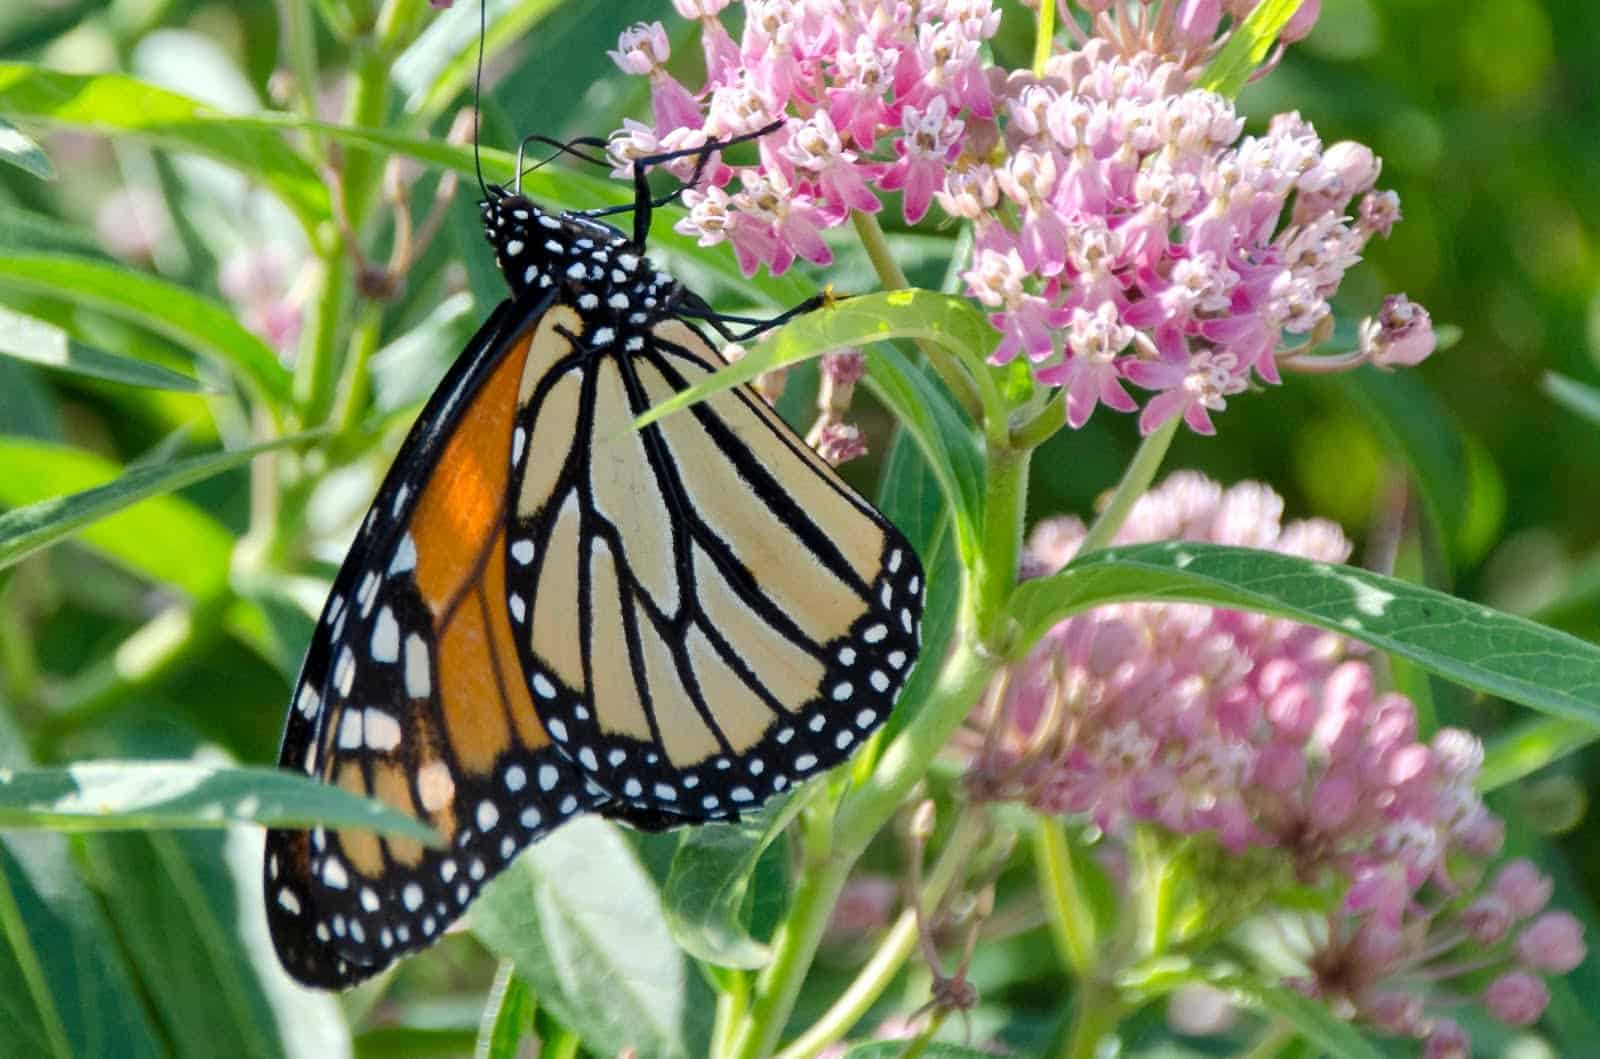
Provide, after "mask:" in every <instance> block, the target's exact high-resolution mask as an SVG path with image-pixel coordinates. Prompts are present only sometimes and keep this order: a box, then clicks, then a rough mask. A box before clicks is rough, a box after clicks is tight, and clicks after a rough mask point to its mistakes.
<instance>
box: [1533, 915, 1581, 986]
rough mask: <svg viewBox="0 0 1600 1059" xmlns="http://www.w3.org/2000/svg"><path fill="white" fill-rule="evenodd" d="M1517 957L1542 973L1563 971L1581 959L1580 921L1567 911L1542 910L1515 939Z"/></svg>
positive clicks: (1574, 965)
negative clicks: (1541, 913)
mask: <svg viewBox="0 0 1600 1059" xmlns="http://www.w3.org/2000/svg"><path fill="white" fill-rule="evenodd" d="M1516 950H1517V959H1519V960H1521V961H1522V965H1523V966H1524V967H1527V968H1529V969H1530V970H1534V971H1543V972H1544V973H1546V974H1566V973H1567V972H1568V971H1570V970H1572V969H1573V968H1574V967H1577V966H1578V964H1580V963H1582V962H1583V958H1584V956H1585V955H1586V954H1587V950H1586V949H1585V948H1584V944H1583V924H1582V923H1581V922H1579V921H1578V917H1577V916H1575V915H1573V914H1572V913H1571V912H1565V911H1558V912H1546V913H1545V914H1544V915H1542V916H1540V917H1539V918H1538V919H1536V920H1534V921H1533V924H1532V925H1531V926H1529V927H1528V928H1527V929H1526V930H1524V931H1523V932H1522V934H1521V935H1519V936H1518V938H1517V944H1516Z"/></svg>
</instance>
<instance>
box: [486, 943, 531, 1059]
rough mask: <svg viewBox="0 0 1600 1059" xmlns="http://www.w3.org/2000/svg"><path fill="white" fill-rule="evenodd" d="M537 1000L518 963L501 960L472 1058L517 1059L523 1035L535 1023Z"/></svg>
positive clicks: (491, 987)
mask: <svg viewBox="0 0 1600 1059" xmlns="http://www.w3.org/2000/svg"><path fill="white" fill-rule="evenodd" d="M535 1003H536V1001H535V998H534V995H533V991H532V990H531V989H529V988H528V984H527V983H526V982H524V981H523V980H522V979H521V978H518V977H517V967H516V964H514V963H512V962H511V961H510V960H502V961H500V968H499V970H497V971H496V972H495V976H494V984H493V985H491V986H490V987H489V999H488V1001H487V1002H486V1003H485V1004H484V1006H483V1019H482V1021H481V1022H480V1023H479V1025H478V1043H477V1046H476V1047H475V1048H474V1049H473V1053H472V1054H473V1059H516V1057H517V1051H518V1049H519V1047H520V1046H521V1044H522V1038H523V1037H524V1036H526V1035H527V1033H528V1030H529V1029H531V1028H532V1026H533V1012H534V1007H535Z"/></svg>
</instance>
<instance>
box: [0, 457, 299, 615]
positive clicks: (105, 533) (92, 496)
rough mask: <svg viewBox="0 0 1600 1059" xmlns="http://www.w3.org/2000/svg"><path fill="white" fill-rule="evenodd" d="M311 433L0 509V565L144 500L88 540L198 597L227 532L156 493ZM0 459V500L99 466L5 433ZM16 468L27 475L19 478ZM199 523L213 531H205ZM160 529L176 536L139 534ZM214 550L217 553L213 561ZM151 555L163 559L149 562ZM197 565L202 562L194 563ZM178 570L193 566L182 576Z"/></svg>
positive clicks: (78, 477)
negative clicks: (13, 474) (2, 473)
mask: <svg viewBox="0 0 1600 1059" xmlns="http://www.w3.org/2000/svg"><path fill="white" fill-rule="evenodd" d="M311 436H312V435H309V434H300V435H296V436H294V437H289V438H279V439H278V440H276V441H268V442H263V443H262V444H260V445H252V446H250V447H249V448H244V449H235V450H233V451H232V452H217V453H211V454H210V455H206V456H194V457H191V458H189V459H186V460H175V461H173V462H172V463H168V464H163V465H158V466H145V467H136V468H134V469H132V470H129V471H127V472H126V473H124V474H123V475H122V476H121V477H119V478H117V479H116V480H114V481H111V482H107V483H106V484H105V485H98V486H94V487H93V488H88V489H84V490H82V491H81V492H76V493H72V494H69V495H67V496H55V497H51V498H50V499H48V500H40V501H37V502H34V503H29V504H28V505H27V506H25V507H18V508H15V509H14V510H11V511H7V512H5V513H3V514H0V570H4V569H5V568H6V567H8V566H11V565H13V564H15V563H17V562H19V561H21V560H22V559H23V558H25V557H27V556H28V555H31V554H33V553H34V552H36V551H38V550H39V549H41V548H47V547H49V546H50V545H52V544H54V543H56V542H57V541H60V540H62V539H64V538H66V537H69V536H71V535H72V534H74V533H76V532H77V531H78V530H80V529H82V528H83V527H85V526H88V525H90V524H91V523H94V522H97V521H99V520H101V519H104V518H106V516H108V515H113V514H116V513H117V512H122V511H124V509H125V508H128V507H130V506H131V505H133V504H136V503H138V502H139V501H142V500H151V505H150V506H149V507H148V508H145V509H143V510H141V511H138V512H131V511H130V512H125V513H124V515H123V516H122V519H121V520H120V522H121V524H120V525H117V526H114V527H111V528H110V529H105V528H104V527H101V531H100V532H99V533H93V531H91V534H92V535H91V536H90V543H91V544H93V545H94V546H95V547H97V548H101V549H103V550H106V551H107V552H109V553H110V554H112V555H115V556H117V557H118V558H120V559H123V560H124V561H127V562H128V563H129V564H130V565H132V566H133V567H134V568H135V569H145V570H147V571H149V572H151V573H159V574H160V575H162V576H163V578H164V579H168V580H171V581H172V582H173V583H175V584H179V585H183V586H184V587H185V588H187V589H190V590H192V591H194V592H195V593H196V595H197V596H202V597H203V596H204V595H205V594H206V593H207V592H209V591H211V590H213V589H214V588H215V587H217V585H218V577H219V574H218V570H219V569H220V570H221V573H220V577H221V579H223V580H225V579H226V576H227V572H226V553H227V552H228V551H230V550H231V548H232V537H231V535H228V534H227V531H226V530H222V529H221V527H220V526H216V523H214V522H211V521H210V520H209V518H208V517H207V516H205V515H204V514H203V513H199V514H196V512H197V509H195V508H193V506H192V505H187V504H186V503H184V502H182V501H181V500H179V499H178V498H176V497H161V496H159V494H162V493H170V492H172V491H174V490H176V489H182V488H183V487H184V486H186V485H190V484H192V483H194V482H198V481H201V480H202V479H205V478H210V477H211V476H212V475H215V474H220V473H221V472H223V471H226V470H228V469H230V468H233V467H239V466H242V465H244V464H246V463H248V462H249V461H250V460H252V459H253V458H255V457H256V456H259V455H260V454H261V453H263V452H270V451H272V450H274V449H281V448H286V447H289V446H291V445H299V444H303V443H304V442H305V441H306V440H307V439H308V438H309V437H311ZM0 462H3V463H4V464H5V466H6V468H7V470H8V472H9V471H11V470H13V469H16V470H17V472H18V478H17V479H13V480H12V481H9V482H6V481H0V502H5V503H16V502H17V501H18V498H19V496H21V495H26V493H27V492H32V491H36V490H38V489H39V488H40V487H41V486H46V483H48V482H50V481H52V480H53V481H54V482H56V483H57V484H56V485H55V486H54V487H55V488H59V487H60V485H61V484H67V485H69V486H70V485H73V484H77V483H79V482H82V481H83V480H84V479H85V478H88V477H98V476H99V475H98V474H97V473H96V472H97V471H99V470H104V469H105V468H106V465H105V464H103V463H100V462H99V461H97V460H95V458H94V457H92V456H88V455H86V454H81V453H75V452H73V451H72V450H69V449H60V448H56V447H54V446H48V445H44V444H42V443H40V442H34V441H27V440H18V439H5V438H0ZM24 469H26V471H27V473H28V475H31V477H25V476H24V475H23V473H22V472H23V470H24ZM51 474H53V475H54V476H55V477H54V478H53V479H52V478H50V477H49V475H51ZM18 486H21V488H20V489H19V488H18ZM207 523H210V526H215V527H216V529H215V530H213V529H211V528H209V527H208V525H207ZM162 531H165V532H170V533H174V534H177V536H175V537H171V538H162V537H147V536H144V535H143V534H144V533H147V532H162ZM219 532H220V533H221V534H222V535H224V536H226V538H227V539H226V542H225V543H224V542H223V541H222V540H221V539H219V537H218V533H219ZM219 552H220V553H222V554H223V556H224V558H223V560H222V561H221V562H220V563H219V561H218V559H217V556H218V554H219ZM147 553H148V554H147ZM158 557H166V558H168V559H170V560H171V561H170V562H161V563H155V562H154V560H156V559H157V558H158ZM198 563H204V564H205V565H204V566H197V565H196V564H198ZM185 567H191V568H193V569H191V570H190V572H188V573H185Z"/></svg>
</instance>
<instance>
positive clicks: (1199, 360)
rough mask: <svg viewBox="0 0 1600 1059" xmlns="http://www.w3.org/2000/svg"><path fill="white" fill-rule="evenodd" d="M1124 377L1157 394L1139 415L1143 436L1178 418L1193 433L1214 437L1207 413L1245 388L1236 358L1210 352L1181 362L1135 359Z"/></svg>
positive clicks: (1195, 355) (1198, 354)
mask: <svg viewBox="0 0 1600 1059" xmlns="http://www.w3.org/2000/svg"><path fill="white" fill-rule="evenodd" d="M1124 374H1125V375H1126V376H1127V378H1128V379H1129V380H1130V381H1132V382H1134V383H1137V384H1138V385H1140V386H1143V387H1144V388H1145V389H1147V390H1159V391H1161V392H1160V393H1159V394H1157V395H1156V396H1155V397H1154V398H1152V399H1151V401H1150V403H1149V404H1147V405H1145V407H1144V412H1143V413H1142V414H1141V415H1140V416H1139V430H1140V431H1141V432H1142V433H1145V434H1149V433H1151V432H1152V431H1154V430H1156V429H1157V428H1158V427H1160V426H1161V425H1162V424H1163V423H1165V422H1166V421H1167V420H1169V419H1171V418H1173V417H1174V416H1182V417H1183V421H1184V422H1185V423H1187V424H1188V426H1189V429H1190V430H1193V431H1194V432H1195V433H1196V434H1206V435H1211V434H1215V433H1216V432H1217V428H1216V424H1214V423H1212V421H1211V413H1212V412H1220V411H1222V410H1223V409H1224V408H1226V407H1228V402H1227V398H1229V397H1231V396H1233V395H1234V394H1236V393H1243V392H1244V390H1245V387H1246V386H1247V385H1248V383H1247V381H1246V379H1245V376H1244V372H1242V371H1240V370H1239V358H1238V357H1236V356H1234V355H1233V354H1232V353H1217V352H1213V351H1210V350H1201V351H1199V352H1197V353H1192V354H1190V355H1189V357H1188V359H1187V360H1186V361H1184V362H1181V363H1174V362H1172V361H1170V360H1165V359H1163V360H1137V361H1134V362H1133V363H1131V364H1129V365H1128V366H1127V368H1125V369H1124Z"/></svg>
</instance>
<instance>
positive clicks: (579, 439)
mask: <svg viewBox="0 0 1600 1059" xmlns="http://www.w3.org/2000/svg"><path fill="white" fill-rule="evenodd" d="M483 213H484V225H485V231H486V233H487V235H488V237H489V240H490V242H491V244H492V245H493V247H494V250H495V254H496V258H497V260H498V262H499V264H500V267H501V270H502V272H503V273H504V274H505V277H506V280H507V283H508V285H509V286H510V287H511V291H512V296H511V298H510V299H509V300H508V301H506V302H504V303H502V304H501V305H500V306H499V307H498V308H497V309H496V310H495V311H494V313H493V314H492V315H491V316H490V318H489V320H488V322H486V323H485V325H484V326H483V327H482V328H481V329H480V331H479V333H478V334H477V335H476V336H475V337H474V338H473V340H472V341H471V342H470V343H469V344H468V346H467V348H466V350H465V351H464V352H463V354H462V356H461V357H460V358H459V359H458V361H457V362H456V364H455V365H454V366H453V367H452V368H451V370H450V371H449V373H448V374H447V375H446V377H445V379H444V381H443V382H442V383H441V384H440V386H439V387H438V389H437V390H436V391H435V393H434V395H433V397H432V398H431V399H430V401H429V402H428V405H427V407H426V408H425V409H424V410H423V412H422V414H421V416H420V417H419V419H418V421H417V425H416V426H415V427H414V428H413V430H412V432H411V435H410V436H409V437H408V438H407V439H406V442H405V444H404V445H403V446H402V448H401V451H400V453H399V455H398V456H397V458H396V461H395V464H394V467H393V468H392V469H391V471H390V473H389V475H388V477H387V478H386V480H385V482H384V484H383V486H382V487H381V488H380V490H379V493H378V496H377V498H376V500H375V501H374V504H373V508H372V511H371V512H370V513H369V515H368V517H367V520H366V521H365V522H364V523H363V526H362V529H361V530H360V532H359V534H358V537H357V539H356V542H355V544H354V545H353V547H352V549H351V552H350V555H349V557H348V558H347V559H346V561H345V564H344V566H343V568H342V569H341V571H340V573H339V575H338V577H337V578H336V580H335V583H334V587H333V591H332V593H331V595H330V598H329V601H328V604H327V606H326V608H325V609H324V612H323V614H322V617H321V620H320V621H319V623H318V626H317V629H316V633H315V635H314V637H313V641H312V644H311V647H310V650H309V651H308V654H307V658H306V662H305V665H304V667H303V668H302V672H301V675H300V678H299V682H298V684H297V687H296V690H295V693H294V698H293V700H292V703H291V709H290V714H289V722H288V725H287V727H286V730H285V736H284V743H283V749H282V752H281V755H280V765H281V766H282V767H285V768H296V769H303V770H304V771H306V772H307V773H309V774H311V775H313V776H317V777H320V778H322V779H323V780H325V781H326V782H330V783H336V784H339V785H341V786H343V787H345V788H347V789H349V790H352V791H354V792H356V793H360V794H365V795H370V796H373V797H377V798H379V799H381V800H383V801H385V802H388V803H389V804H391V805H393V806H395V807H396V808H398V809H401V810H402V811H404V812H407V813H410V814H413V815H416V816H417V817H419V818H420V819H422V820H424V821H426V822H428V823H429V824H431V825H432V826H433V827H434V828H435V829H436V830H437V831H438V832H439V834H440V835H441V837H442V838H443V839H444V840H446V841H447V842H448V845H447V846H446V847H445V848H442V849H429V848H426V847H424V846H422V845H421V844H419V843H415V842H408V841H406V840H398V839H387V838H380V837H378V836H375V835H372V834H370V833H366V832H352V831H343V832H325V831H324V830H323V829H320V828H318V829H313V830H310V831H296V830H273V831H270V832H269V833H268V840H267V862H266V902H267V911H268V920H269V925H270V926H271V932H272V936H273V939H274V942H275V944H276V946H277V948H278V952H279V955H280V958H281V959H282V961H283V963H284V965H285V966H286V967H287V968H288V969H289V970H290V972H291V973H292V974H294V975H295V977H297V978H299V979H301V980H302V981H304V982H307V983H308V984H313V985H318V986H323V987H342V986H346V985H349V984H352V983H354V982H356V981H359V980H361V979H362V978H365V977H367V976H369V975H371V974H373V973H375V972H376V971H377V970H379V969H381V968H382V967H384V966H386V965H387V964H388V963H389V962H391V961H392V960H393V959H394V958H396V957H397V956H398V955H401V954H403V953H404V952H407V951H410V950H413V949H416V948H420V947H422V946H425V945H427V944H429V943H431V942H432V941H433V940H435V939H436V938H437V937H438V935H439V933H440V932H441V931H442V930H443V929H444V927H445V926H446V925H447V924H448V923H449V922H451V921H452V920H453V919H454V918H456V917H457V916H458V915H459V914H460V913H461V911H462V910H463V909H464V908H465V907H466V906H467V905H468V904H469V903H470V902H471V900H472V899H473V898H474V897H475V896H476V895H477V893H478V892H479V890H480V888H481V887H482V885H483V884H484V883H486V882H487V881H488V879H490V878H492V877H493V875H494V874H495V873H496V872H498V871H499V870H501V869H503V868H504V867H505V865H506V864H507V863H509V862H510V860H511V859H513V858H514V857H515V856H516V854H517V853H518V852H519V851H520V850H521V849H523V848H524V847H525V846H527V845H528V844H529V843H531V842H533V841H535V840H536V839H538V838H539V837H541V836H542V835H543V834H545V833H546V832H548V831H549V830H550V829H551V828H553V827H556V826H558V825H559V824H560V823H562V822H564V821H565V820H567V819H570V818H571V817H572V816H573V815H574V814H576V813H579V812H598V813H601V814H603V815H606V816H609V817H612V818H614V819H618V820H621V821H624V822H627V823H630V824H632V825H634V826H638V827H642V828H646V829H652V830H655V829H661V828H665V827H670V826H675V825H677V824H692V823H698V822H703V821H708V820H726V819H734V818H737V815H738V814H739V813H740V812H741V811H748V810H751V809H754V808H756V807H757V806H759V805H760V804H761V803H762V802H764V801H765V800H766V799H768V798H769V797H771V796H772V795H774V794H777V793H781V792H783V791H785V790H788V789H790V788H792V787H793V786H795V785H797V784H799V783H801V782H803V781H805V780H806V779H808V778H810V777H811V776H814V775H817V774H819V773H820V772H822V771H824V770H826V769H827V768H828V767H830V766H831V765H834V764H837V763H838V762H839V761H841V760H843V759H844V758H845V757H846V756H848V755H849V754H850V753H851V752H852V751H853V750H854V749H855V748H856V747H857V746H859V745H860V743H861V742H862V741H864V740H865V739H866V738H867V737H868V736H870V735H871V733H872V732H873V731H874V730H875V729H876V728H877V727H878V726H879V725H881V724H882V723H883V721H884V720H885V719H886V718H887V717H888V714H889V711H890V709H891V707H892V705H893V702H894V696H895V695H896V693H897V692H898V691H899V688H900V687H901V685H902V684H903V682H904V679H905V676H906V674H907V672H908V671H909V669H910V666H911V663H912V661H913V660H914V658H915V656H916V650H917V646H918V642H919V641H918V637H919V632H920V619H921V610H922V590H923V585H922V573H921V568H920V566H919V564H918V562H917V557H916V555H915V553H914V552H913V551H912V550H911V548H910V546H909V545H908V544H906V542H905V541H904V539H903V538H902V537H901V536H900V534H899V533H898V532H897V531H895V529H894V528H893V526H891V525H890V524H889V523H888V522H887V521H886V520H885V519H883V517H882V516H881V515H879V514H878V513H877V512H876V511H875V510H873V509H872V507H871V506H870V505H868V504H867V503H866V502H865V501H864V500H862V499H861V498H860V497H858V496H857V495H856V494H855V493H854V492H853V491H852V490H851V489H850V487H849V486H847V485H846V484H845V483H844V482H843V481H842V480H840V479H839V478H838V476H837V475H836V474H835V473H834V472H833V470H832V469H831V468H829V467H828V466H827V465H826V464H824V463H823V462H822V461H821V460H820V459H819V458H818V457H817V456H816V455H815V454H814V453H812V452H811V451H810V450H809V449H808V448H806V446H805V445H804V444H803V442H801V441H800V440H799V439H798V438H797V437H795V436H794V434H793V433H792V432H791V431H790V430H789V429H788V428H787V427H786V426H785V425H784V424H783V423H782V422H781V420H779V419H778V418H777V416H776V415H775V414H774V413H773V412H772V410H771V409H770V408H768V407H767V406H766V405H765V403H764V402H762V401H761V399H760V398H759V397H758V396H757V395H756V394H755V393H754V392H753V391H751V390H749V389H748V388H739V389H737V390H734V391H728V392H724V393H721V394H718V395H716V396H715V397H713V398H710V399H709V400H707V401H706V402H704V403H702V404H700V405H697V406H695V407H694V408H691V409H689V410H688V411H685V412H682V413H679V414H677V415H675V416H669V417H667V418H666V419H664V420H662V421H660V422H658V423H656V424H652V425H651V426H649V427H646V428H644V429H643V430H639V431H635V430H633V429H632V427H631V422H632V420H633V418H634V417H635V416H637V415H638V414H640V413H642V412H643V411H645V410H646V409H647V408H649V407H652V406H654V405H656V404H659V403H660V402H661V401H662V400H664V399H666V398H667V397H668V396H670V395H671V394H673V393H675V392H677V391H679V390H681V389H683V388H685V387H686V386H688V385H691V384H693V383H694V382H696V381H699V380H700V379H702V378H704V377H705V376H707V375H709V374H710V373H712V372H713V371H715V370H716V369H717V368H718V367H720V366H722V364H723V361H722V359H721V357H720V356H719V355H718V354H717V352H716V351H715V350H714V349H713V348H712V346H711V345H710V344H709V343H708V342H707V341H706V339H705V337H704V335H703V334H701V332H700V331H699V330H698V329H697V328H696V327H695V326H694V325H693V324H692V323H691V322H689V321H688V320H686V319H684V317H683V315H682V314H683V313H684V312H685V311H686V310H699V309H701V308H703V306H704V303H703V302H701V301H700V300H699V298H698V297H697V296H696V295H694V294H693V293H692V292H690V291H688V290H686V289H685V288H684V287H683V286H682V285H681V284H679V283H678V282H677V281H676V280H674V279H673V278H672V277H671V276H669V275H667V274H666V273H664V272H661V271H659V270H657V269H656V268H655V267H654V266H653V265H652V264H651V263H650V261H649V259H648V257H647V256H646V255H645V253H644V248H643V247H642V246H640V245H639V244H638V243H637V242H636V241H635V240H633V239H631V238H630V237H628V236H626V235H624V234H623V233H622V232H620V231H619V230H617V229H615V228H612V227H611V226H609V225H606V224H604V223H602V222H599V221H597V220H595V219H593V218H591V217H586V216H584V215H581V214H571V213H564V214H552V213H549V212H546V211H544V210H541V209H540V208H539V207H537V206H536V205H535V204H533V203H532V202H530V201H529V200H528V199H526V198H524V197H523V196H521V195H520V194H511V193H508V192H505V191H502V190H499V189H492V190H491V193H490V194H489V195H488V196H487V200H486V201H485V203H484V206H483Z"/></svg>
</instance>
